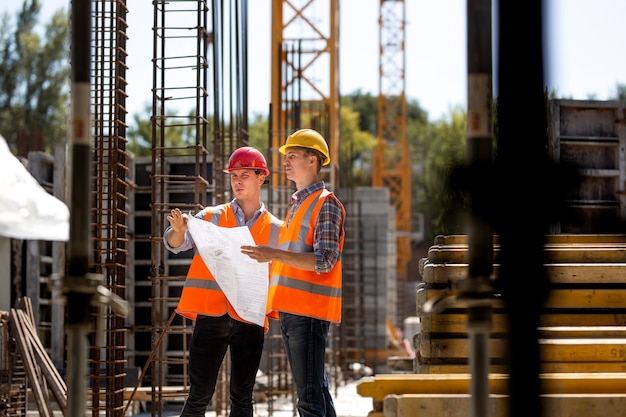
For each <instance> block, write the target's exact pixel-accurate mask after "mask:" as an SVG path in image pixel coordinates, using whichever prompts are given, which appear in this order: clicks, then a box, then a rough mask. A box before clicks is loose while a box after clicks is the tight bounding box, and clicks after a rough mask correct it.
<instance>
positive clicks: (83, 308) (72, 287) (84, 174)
mask: <svg viewBox="0 0 626 417" xmlns="http://www.w3.org/2000/svg"><path fill="white" fill-rule="evenodd" d="M70 36H71V42H70V45H71V46H70V48H71V62H70V65H71V101H72V112H71V121H70V137H71V141H70V147H69V152H70V155H69V156H70V161H71V162H70V167H69V170H68V173H69V176H68V178H69V180H70V187H69V199H70V240H69V246H68V256H67V259H68V265H67V275H66V276H65V277H64V281H63V293H64V299H65V302H66V304H67V308H68V310H67V321H66V333H67V343H68V355H67V358H68V392H67V396H68V415H69V417H84V416H85V413H86V401H87V397H86V387H87V385H88V380H87V379H86V378H87V372H86V370H87V358H88V346H89V345H88V343H87V337H88V333H89V330H90V327H91V326H90V314H89V313H90V305H91V304H92V297H93V295H94V294H95V292H96V289H95V288H96V287H97V285H98V282H97V280H95V279H93V277H90V276H89V232H90V230H91V224H90V223H91V222H90V214H91V187H90V182H91V152H90V142H91V137H90V136H91V123H90V110H91V109H90V106H89V95H90V76H91V67H90V65H91V42H90V40H91V0H74V1H72V7H71V35H70Z"/></svg>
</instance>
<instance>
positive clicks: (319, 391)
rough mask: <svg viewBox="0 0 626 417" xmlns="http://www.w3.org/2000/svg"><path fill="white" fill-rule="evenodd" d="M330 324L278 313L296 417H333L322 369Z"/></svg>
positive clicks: (331, 403) (331, 404)
mask: <svg viewBox="0 0 626 417" xmlns="http://www.w3.org/2000/svg"><path fill="white" fill-rule="evenodd" d="M329 327H330V323H329V322H327V321H324V320H319V319H314V318H311V317H305V316H296V315H293V314H287V313H280V328H281V332H282V336H283V342H284V344H285V350H286V351H287V359H288V360H289V365H290V366H291V374H292V375H293V380H294V382H295V384H296V392H297V394H298V402H297V408H298V414H300V417H337V413H336V411H335V405H334V404H333V399H332V398H331V396H330V391H329V389H328V377H327V375H326V369H325V368H324V360H325V357H326V337H327V336H328V330H329Z"/></svg>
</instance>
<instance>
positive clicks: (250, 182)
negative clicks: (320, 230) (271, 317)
mask: <svg viewBox="0 0 626 417" xmlns="http://www.w3.org/2000/svg"><path fill="white" fill-rule="evenodd" d="M224 172H226V173H228V174H229V175H230V185H231V188H232V191H233V194H234V198H233V200H232V201H230V202H229V203H226V204H221V205H218V206H214V207H207V208H205V209H203V210H201V211H199V212H198V213H196V214H195V215H194V217H195V218H198V219H202V220H205V221H208V222H211V223H213V224H215V225H218V226H222V227H237V226H248V227H249V228H250V232H251V234H252V236H253V238H254V240H255V242H256V243H257V244H263V245H269V246H272V247H276V245H277V242H278V233H279V229H280V225H281V223H282V222H281V221H280V220H279V219H277V218H276V217H274V216H273V215H272V214H271V213H270V212H269V211H268V210H267V209H266V208H265V205H264V204H263V202H262V201H261V186H262V185H263V183H264V182H265V179H266V177H267V176H268V175H269V173H270V172H269V170H268V169H267V163H266V161H265V157H264V156H263V154H262V153H261V152H259V151H258V150H257V149H255V148H252V147H250V146H246V147H242V148H238V149H236V150H235V151H234V152H233V153H232V155H231V156H230V159H229V161H228V168H227V169H225V170H224ZM167 220H168V221H169V222H170V226H169V227H168V228H167V229H166V230H165V232H164V234H163V242H164V244H165V247H166V248H167V249H168V250H169V251H171V252H173V253H179V252H182V251H187V250H190V249H192V248H194V242H193V238H192V236H191V234H190V233H189V231H188V228H187V219H186V215H185V214H183V213H182V212H181V211H180V210H179V209H177V208H176V209H174V210H172V211H171V213H170V215H169V216H167ZM176 312H177V313H178V314H180V315H181V316H183V317H187V318H189V319H191V320H195V325H194V329H193V335H192V338H191V345H190V347H189V382H190V388H189V395H188V397H187V400H186V401H185V405H184V407H183V410H182V412H181V417H204V415H205V413H206V411H207V406H208V405H209V403H210V401H211V398H212V397H213V394H214V393H215V386H216V383H217V377H218V373H219V369H220V366H221V365H222V362H223V359H224V355H225V354H226V351H227V349H228V348H230V354H231V366H230V401H231V407H230V417H252V415H253V403H254V400H253V390H254V384H255V381H256V374H257V371H258V369H259V364H260V362H261V355H262V352H263V340H264V335H265V332H267V330H268V328H269V326H268V322H267V318H266V320H265V326H264V327H262V326H259V325H257V324H254V323H250V322H246V321H245V320H244V319H242V318H241V317H240V316H239V315H238V314H237V312H236V311H235V310H234V308H233V306H232V305H231V303H230V302H229V301H228V299H227V298H226V295H225V294H224V292H222V290H221V289H220V287H219V285H218V284H217V282H216V280H215V278H214V277H213V275H212V274H211V272H210V271H209V269H208V268H207V266H206V264H205V263H204V261H203V260H202V258H201V257H200V255H199V254H198V253H197V252H196V253H195V254H194V257H193V260H192V261H191V266H190V267H189V271H188V272H187V278H186V280H185V286H184V288H183V292H182V294H181V297H180V300H179V302H178V306H177V308H176Z"/></svg>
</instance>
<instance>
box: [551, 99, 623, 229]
mask: <svg viewBox="0 0 626 417" xmlns="http://www.w3.org/2000/svg"><path fill="white" fill-rule="evenodd" d="M625 107H626V106H625V103H624V102H621V101H596V100H552V101H551V102H550V106H549V120H550V123H549V140H548V154H549V156H550V157H551V159H552V160H553V161H554V162H555V163H557V164H566V165H569V166H571V167H573V168H575V169H576V170H577V171H576V172H577V173H578V176H579V178H578V179H579V184H577V185H576V186H575V187H573V189H572V190H571V191H569V192H568V193H567V195H566V196H565V206H566V207H565V210H564V216H563V217H562V218H561V219H560V220H559V221H558V222H557V223H555V224H553V225H552V230H551V232H552V233H556V234H558V233H615V232H618V231H623V230H624V221H625V220H626V195H625V194H624V184H626V109H625Z"/></svg>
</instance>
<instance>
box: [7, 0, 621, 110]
mask: <svg viewBox="0 0 626 417" xmlns="http://www.w3.org/2000/svg"><path fill="white" fill-rule="evenodd" d="M545 1H546V2H547V3H546V4H547V5H548V11H547V18H548V21H547V26H546V40H547V44H546V60H545V62H544V64H545V67H544V68H545V80H546V84H547V87H548V88H549V90H550V91H554V92H555V93H556V96H557V97H558V98H572V99H580V100H585V99H590V98H591V99H597V100H606V99H609V98H612V97H614V96H615V95H616V92H617V84H626V47H625V46H626V24H624V22H623V19H624V16H626V1H624V0H545ZM466 2H467V0H436V1H435V0H406V1H405V7H406V32H405V56H406V63H405V93H406V96H407V98H408V99H409V100H416V101H417V102H418V104H419V105H420V107H422V108H423V109H425V110H426V111H427V112H428V114H429V119H430V120H437V119H440V118H444V117H446V115H448V114H449V112H450V110H451V109H452V108H453V107H455V106H463V107H465V105H466V100H467V59H466V58H467V54H466V47H467V46H466V28H467V26H466ZM21 4H22V0H12V1H4V2H2V5H1V6H0V11H8V12H9V13H10V15H11V16H14V15H15V11H16V10H17V8H19V7H21ZM42 4H43V7H42V14H41V17H42V21H47V20H48V17H49V16H50V15H51V14H52V12H53V11H55V10H57V9H59V8H61V7H65V8H69V5H70V1H69V0H44V1H43V2H42ZM339 4H340V44H339V54H340V57H339V60H340V64H339V74H340V75H339V80H340V81H339V82H340V94H342V95H346V94H350V93H353V92H355V91H356V90H361V91H362V92H363V93H371V94H373V95H377V94H378V93H379V91H378V89H379V87H378V86H379V83H378V82H379V80H378V73H379V72H378V68H379V56H378V51H379V39H378V35H379V30H378V17H379V13H380V9H379V7H380V6H379V4H380V3H379V1H378V0H340V3H339ZM127 5H128V8H129V13H128V18H127V21H128V24H129V28H128V36H129V40H128V44H127V52H128V54H129V55H128V58H127V64H128V67H129V69H128V73H127V81H128V83H129V84H128V87H127V93H128V100H127V108H128V110H129V113H130V114H131V115H132V114H134V113H143V111H144V108H145V105H146V104H147V103H150V101H151V91H150V90H151V88H152V80H151V74H152V70H151V65H152V63H151V59H152V47H151V45H152V2H151V1H149V0H127ZM270 9H271V0H249V15H250V17H251V18H250V20H249V27H248V30H249V33H250V34H251V37H250V40H249V52H250V56H249V58H248V59H249V61H250V63H251V66H253V68H250V69H249V72H248V76H249V86H250V90H249V91H248V105H249V108H250V111H251V112H252V113H255V112H256V113H261V114H265V113H267V108H268V103H269V100H270V74H271V68H270V62H271V55H270V50H269V43H270V39H271V31H270V29H271V17H270ZM146 45H149V47H146ZM494 45H495V44H494Z"/></svg>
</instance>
